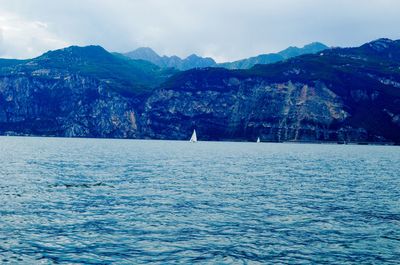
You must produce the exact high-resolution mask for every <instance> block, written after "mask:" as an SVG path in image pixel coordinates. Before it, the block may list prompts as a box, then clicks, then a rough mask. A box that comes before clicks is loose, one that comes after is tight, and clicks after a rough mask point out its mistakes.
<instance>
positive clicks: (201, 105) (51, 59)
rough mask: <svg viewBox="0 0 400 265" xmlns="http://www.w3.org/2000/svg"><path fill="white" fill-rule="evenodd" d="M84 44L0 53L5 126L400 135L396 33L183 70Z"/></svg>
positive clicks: (65, 131) (176, 135)
mask: <svg viewBox="0 0 400 265" xmlns="http://www.w3.org/2000/svg"><path fill="white" fill-rule="evenodd" d="M85 49H87V48H77V47H73V48H68V49H64V50H61V51H56V52H53V53H52V52H51V53H48V54H45V55H44V56H42V57H38V58H36V59H33V60H26V61H15V60H12V61H7V60H0V134H29V135H54V136H67V137H112V138H114V137H115V138H157V139H188V138H189V137H190V135H191V132H192V130H193V129H196V130H197V131H198V137H199V139H200V140H250V141H254V140H255V139H257V137H260V138H261V139H262V140H264V141H339V142H394V143H400V41H391V40H386V39H381V40H377V41H374V42H371V43H368V44H365V45H363V46H361V47H358V48H351V49H331V50H326V51H324V52H323V53H319V54H315V55H304V56H299V57H295V58H292V59H289V60H287V61H284V62H280V63H276V64H272V65H258V66H255V67H253V68H252V69H249V70H227V69H222V68H205V69H194V70H189V71H185V72H180V73H175V72H169V71H165V70H162V69H160V68H158V67H157V66H155V65H152V64H148V63H146V62H143V61H135V60H128V59H126V58H120V57H118V56H115V55H111V54H109V53H107V52H106V51H104V50H103V49H101V48H99V47H91V48H90V49H89V51H88V50H85ZM110 55H111V56H112V57H109V56H110Z"/></svg>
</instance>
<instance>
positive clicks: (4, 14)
mask: <svg viewBox="0 0 400 265" xmlns="http://www.w3.org/2000/svg"><path fill="white" fill-rule="evenodd" d="M398 10H400V1H398V0H368V1H365V0H352V1H348V0H346V1H344V0H335V1H332V0H202V1H197V0H168V1H166V0H96V1H95V0H69V1H64V0H59V1H53V0H13V1H8V0H0V28H1V29H2V32H3V41H2V42H0V45H1V46H2V47H0V56H3V57H4V56H7V57H20V58H21V57H32V56H36V55H39V54H40V53H42V52H44V51H46V50H48V49H56V48H60V47H63V46H65V45H70V44H77V45H88V44H99V45H102V46H104V47H105V48H106V49H108V50H111V51H121V52H123V51H129V50H132V49H135V48H137V47H139V46H150V47H152V48H154V49H155V50H156V51H157V52H159V53H161V54H168V55H171V54H177V55H179V56H183V57H184V56H187V55H189V54H190V53H197V54H199V55H203V56H212V57H215V58H216V59H217V60H219V61H224V60H233V59H238V58H242V57H248V56H252V55H255V54H259V53H265V52H274V51H278V50H280V49H284V48H286V47H287V46H290V45H297V46H301V45H304V44H306V43H309V42H312V41H321V42H324V43H326V44H327V45H332V46H354V45H360V44H362V43H364V42H367V41H370V40H373V39H376V38H380V37H389V38H394V39H396V38H400V32H399V31H398V25H399V24H400V16H399V15H398ZM0 40H1V39H0Z"/></svg>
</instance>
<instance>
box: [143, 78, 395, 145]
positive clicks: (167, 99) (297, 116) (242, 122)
mask: <svg viewBox="0 0 400 265" xmlns="http://www.w3.org/2000/svg"><path fill="white" fill-rule="evenodd" d="M223 82H224V83H226V85H227V87H229V89H227V90H221V89H220V88H219V87H218V86H212V85H211V86H210V85H209V84H206V83H204V84H202V86H203V88H204V89H203V90H200V91H195V90H193V91H190V90H182V89H179V90H176V89H161V90H158V91H157V92H155V93H153V94H152V96H151V97H150V98H149V99H148V101H147V104H146V108H145V112H144V114H143V116H142V118H143V119H144V122H143V123H144V124H146V130H145V132H146V134H148V135H150V136H151V137H155V138H165V137H167V138H170V139H186V138H187V137H188V135H190V132H191V130H193V129H194V128H195V129H196V130H197V131H198V135H199V137H201V138H202V139H207V140H223V139H245V140H253V141H254V140H255V139H257V137H260V138H261V139H262V140H264V141H346V142H364V141H392V140H394V139H393V138H392V137H390V136H389V137H388V136H387V137H384V136H383V135H385V133H384V132H382V133H375V132H371V131H368V130H367V129H366V128H364V127H363V126H357V125H356V124H354V123H352V122H351V118H352V116H353V113H354V110H353V109H352V108H350V107H349V106H348V105H347V104H346V102H345V101H344V100H343V99H342V98H341V97H339V96H338V95H337V94H335V93H334V92H333V91H332V90H330V89H329V87H328V85H327V84H325V83H324V82H320V81H316V82H314V83H313V84H310V83H303V82H292V81H290V80H289V81H287V82H279V83H277V82H268V81H266V80H263V79H259V78H248V79H238V78H236V77H230V78H226V79H224V80H223ZM188 87H190V84H188ZM369 96H370V95H365V94H363V92H357V91H355V92H354V97H356V98H357V99H358V98H360V100H364V99H365V100H369V98H368V99H366V97H369ZM364 97H365V98H364ZM382 111H384V110H382ZM393 125H394V124H393ZM389 127H390V126H389ZM392 127H393V128H394V129H396V128H395V126H392ZM399 129H400V128H397V131H399Z"/></svg>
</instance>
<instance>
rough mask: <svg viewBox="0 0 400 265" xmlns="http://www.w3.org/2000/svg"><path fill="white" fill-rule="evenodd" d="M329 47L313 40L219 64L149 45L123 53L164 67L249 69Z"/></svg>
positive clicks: (179, 68) (180, 68)
mask: <svg viewBox="0 0 400 265" xmlns="http://www.w3.org/2000/svg"><path fill="white" fill-rule="evenodd" d="M328 48H329V47H328V46H326V45H325V44H322V43H320V42H313V43H311V44H308V45H305V46H304V47H303V48H298V47H289V48H287V49H285V50H283V51H280V52H278V53H269V54H261V55H258V56H255V57H250V58H246V59H242V60H239V61H234V62H226V63H220V64H217V63H216V62H215V61H214V60H213V59H212V58H209V57H206V58H204V57H200V56H197V55H196V54H192V55H190V56H188V57H187V58H185V59H181V58H179V57H178V56H175V55H174V56H170V57H169V56H165V55H164V56H160V55H158V54H157V53H156V52H155V51H154V50H152V49H151V48H148V47H141V48H138V49H136V50H134V51H131V52H128V53H125V54H123V55H124V56H126V57H129V58H131V59H135V60H145V61H148V62H151V63H153V64H155V65H157V66H159V67H162V68H169V67H171V68H176V69H178V70H189V69H193V68H205V67H224V68H228V69H249V68H251V67H253V66H254V65H256V64H270V63H276V62H280V61H283V60H286V59H289V58H292V57H295V56H299V55H303V54H309V53H318V52H320V51H322V50H325V49H328Z"/></svg>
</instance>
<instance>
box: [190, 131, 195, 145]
mask: <svg viewBox="0 0 400 265" xmlns="http://www.w3.org/2000/svg"><path fill="white" fill-rule="evenodd" d="M190 142H191V143H195V142H197V135H196V130H193V134H192V137H191V138H190Z"/></svg>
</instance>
